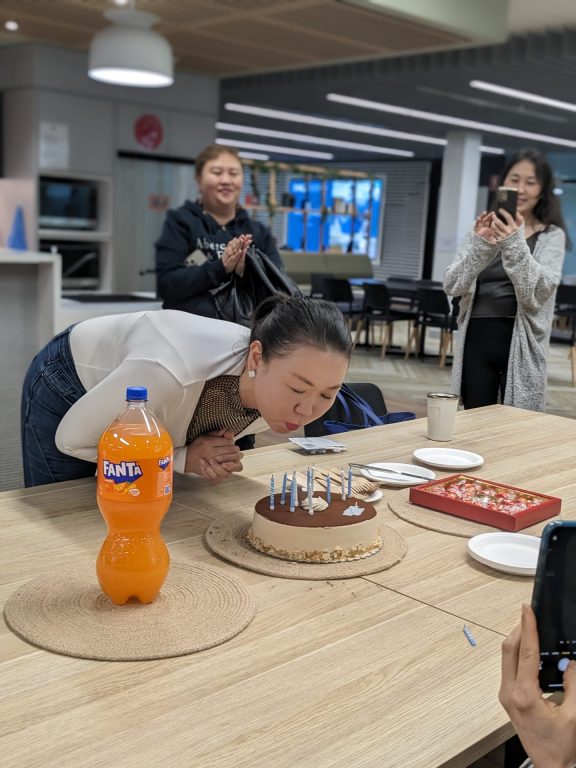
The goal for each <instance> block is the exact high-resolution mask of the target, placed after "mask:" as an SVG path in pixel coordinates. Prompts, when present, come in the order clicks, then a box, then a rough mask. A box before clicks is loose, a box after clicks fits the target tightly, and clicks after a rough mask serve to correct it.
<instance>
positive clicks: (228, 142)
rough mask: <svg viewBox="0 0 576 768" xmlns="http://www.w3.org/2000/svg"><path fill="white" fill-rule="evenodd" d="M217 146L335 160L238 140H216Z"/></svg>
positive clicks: (320, 155) (329, 155) (327, 156)
mask: <svg viewBox="0 0 576 768" xmlns="http://www.w3.org/2000/svg"><path fill="white" fill-rule="evenodd" d="M216 144H224V145H226V146H229V147H242V148H244V149H263V150H264V151H265V152H273V153H274V154H277V155H297V156H298V157H314V158H316V159H317V160H334V155H331V154H330V153H329V152H312V151H311V150H309V149H293V148H289V147H273V146H272V145H270V144H255V143H254V142H252V141H236V139H216Z"/></svg>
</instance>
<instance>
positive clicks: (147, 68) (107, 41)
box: [88, 10, 174, 88]
mask: <svg viewBox="0 0 576 768" xmlns="http://www.w3.org/2000/svg"><path fill="white" fill-rule="evenodd" d="M104 16H105V17H106V18H107V19H109V20H110V21H111V22H112V26H111V27H106V28H105V29H103V30H102V31H101V32H98V33H97V34H96V35H95V36H94V37H93V39H92V43H91V45H90V56H89V63H88V74H89V76H90V77H91V78H92V79H93V80H99V81H100V82H103V83H111V84H114V85H128V86H136V87H140V88H161V87H162V86H166V85H172V83H173V82H174V75H173V60H172V49H171V47H170V44H169V43H168V41H167V40H165V38H163V37H162V35H159V34H158V33H157V32H153V31H152V29H150V27H152V26H153V25H154V24H156V22H158V21H159V19H158V16H154V15H153V14H152V13H143V12H142V11H135V10H122V11H120V10H112V11H106V12H105V14H104Z"/></svg>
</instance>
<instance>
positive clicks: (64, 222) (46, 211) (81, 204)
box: [38, 177, 98, 230]
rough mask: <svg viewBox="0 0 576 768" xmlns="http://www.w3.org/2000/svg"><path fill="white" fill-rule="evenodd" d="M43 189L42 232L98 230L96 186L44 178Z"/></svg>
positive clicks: (83, 182)
mask: <svg viewBox="0 0 576 768" xmlns="http://www.w3.org/2000/svg"><path fill="white" fill-rule="evenodd" d="M39 186H40V199H39V201H38V213H39V215H38V225H39V227H40V228H41V229H81V230H90V229H96V225H97V222H98V189H97V186H96V183H95V182H92V181H86V180H80V179H64V178H58V179H56V178H48V177H41V178H40V185H39Z"/></svg>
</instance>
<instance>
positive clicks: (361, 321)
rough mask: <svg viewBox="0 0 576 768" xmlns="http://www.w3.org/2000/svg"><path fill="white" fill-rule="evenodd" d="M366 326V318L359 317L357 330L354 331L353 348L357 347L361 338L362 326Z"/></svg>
mask: <svg viewBox="0 0 576 768" xmlns="http://www.w3.org/2000/svg"><path fill="white" fill-rule="evenodd" d="M350 320H352V318H350ZM363 327H364V318H363V317H359V318H358V322H357V323H356V330H355V331H354V339H353V340H352V350H354V349H355V348H356V344H358V339H359V338H360V334H361V333H362V328H363Z"/></svg>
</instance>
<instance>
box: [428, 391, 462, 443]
mask: <svg viewBox="0 0 576 768" xmlns="http://www.w3.org/2000/svg"><path fill="white" fill-rule="evenodd" d="M426 397H427V401H428V430H427V437H428V439H429V440H438V441H442V442H447V441H448V440H452V435H453V434H454V424H455V422H456V411H457V410H458V403H459V401H460V398H459V396H458V395H452V394H450V393H448V392H429V393H428V395H427V396H426Z"/></svg>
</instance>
